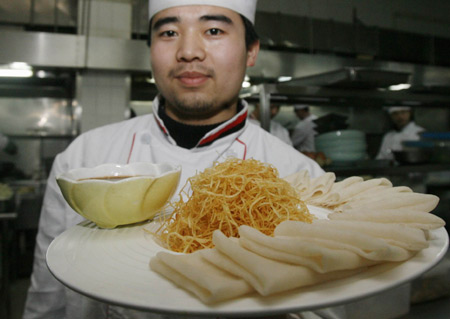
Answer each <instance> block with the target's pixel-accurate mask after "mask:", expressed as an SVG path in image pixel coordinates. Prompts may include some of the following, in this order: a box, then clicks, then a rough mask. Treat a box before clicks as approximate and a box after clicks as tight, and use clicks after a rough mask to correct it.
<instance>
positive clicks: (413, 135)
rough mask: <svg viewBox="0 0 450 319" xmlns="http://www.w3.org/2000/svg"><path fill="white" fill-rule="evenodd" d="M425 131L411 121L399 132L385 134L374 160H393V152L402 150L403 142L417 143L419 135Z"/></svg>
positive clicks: (393, 131)
mask: <svg viewBox="0 0 450 319" xmlns="http://www.w3.org/2000/svg"><path fill="white" fill-rule="evenodd" d="M424 130H425V129H424V128H423V127H420V126H418V125H417V124H416V123H415V122H413V121H411V122H409V123H408V125H406V126H405V127H404V128H403V129H402V130H401V131H395V130H392V131H389V132H387V133H386V134H385V135H384V137H383V140H382V142H381V146H380V150H379V152H378V154H377V157H376V159H394V154H393V153H392V152H393V151H401V150H402V149H403V145H402V142H403V141H408V140H410V141H417V140H419V139H420V136H419V133H420V132H423V131H424Z"/></svg>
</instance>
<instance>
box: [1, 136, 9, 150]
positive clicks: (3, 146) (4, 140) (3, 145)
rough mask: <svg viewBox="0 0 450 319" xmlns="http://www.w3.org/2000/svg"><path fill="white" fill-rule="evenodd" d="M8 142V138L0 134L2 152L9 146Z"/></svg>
mask: <svg viewBox="0 0 450 319" xmlns="http://www.w3.org/2000/svg"><path fill="white" fill-rule="evenodd" d="M8 142H9V139H8V137H6V135H3V134H2V133H0V151H1V150H3V149H4V148H5V147H6V145H8Z"/></svg>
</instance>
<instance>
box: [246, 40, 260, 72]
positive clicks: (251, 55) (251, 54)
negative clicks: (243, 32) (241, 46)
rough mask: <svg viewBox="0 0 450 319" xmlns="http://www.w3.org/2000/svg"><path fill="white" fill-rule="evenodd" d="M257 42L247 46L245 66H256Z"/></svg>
mask: <svg viewBox="0 0 450 319" xmlns="http://www.w3.org/2000/svg"><path fill="white" fill-rule="evenodd" d="M259 46H260V44H259V40H256V41H254V42H253V43H252V44H250V45H249V47H248V50H247V66H254V65H255V64H256V58H257V57H258V53H259Z"/></svg>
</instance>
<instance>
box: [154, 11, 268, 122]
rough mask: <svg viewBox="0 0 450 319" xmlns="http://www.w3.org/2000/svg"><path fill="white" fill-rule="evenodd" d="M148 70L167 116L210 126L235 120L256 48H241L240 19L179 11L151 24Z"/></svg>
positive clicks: (232, 15) (161, 14) (221, 13)
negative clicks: (239, 99) (244, 82)
mask: <svg viewBox="0 0 450 319" xmlns="http://www.w3.org/2000/svg"><path fill="white" fill-rule="evenodd" d="M151 28H152V31H151V48H150V50H151V64H152V71H153V76H154V78H155V82H156V85H157V87H158V90H159V92H160V93H161V95H162V96H163V97H164V99H165V103H166V104H165V106H166V111H167V114H168V115H169V116H171V117H172V118H174V119H176V120H179V121H181V122H184V123H187V124H213V123H218V122H221V121H224V120H227V119H229V118H231V117H232V116H234V115H235V114H236V106H237V101H238V94H239V91H240V89H241V85H242V81H243V79H244V76H245V70H246V67H247V66H252V65H254V63H255V61H256V56H257V54H258V51H259V43H256V44H254V45H252V46H250V47H249V48H248V50H247V48H246V45H245V27H244V23H243V21H242V18H241V16H240V15H239V14H238V13H236V12H234V11H232V10H228V9H225V8H221V7H216V6H180V7H174V8H169V9H166V10H163V11H161V12H159V13H157V14H156V15H155V16H154V17H153V19H152V26H151Z"/></svg>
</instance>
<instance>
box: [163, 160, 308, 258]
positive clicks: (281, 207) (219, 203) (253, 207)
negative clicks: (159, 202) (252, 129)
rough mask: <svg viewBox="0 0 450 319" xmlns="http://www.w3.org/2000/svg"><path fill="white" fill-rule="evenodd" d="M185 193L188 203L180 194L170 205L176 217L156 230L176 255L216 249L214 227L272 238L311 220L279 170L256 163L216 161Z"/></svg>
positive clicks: (229, 232)
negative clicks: (283, 227) (289, 224)
mask: <svg viewBox="0 0 450 319" xmlns="http://www.w3.org/2000/svg"><path fill="white" fill-rule="evenodd" d="M188 186H189V187H188ZM188 191H189V192H190V193H189V194H188ZM184 193H185V195H186V196H185V197H188V199H187V200H185V198H183V196H180V199H179V200H178V201H176V202H174V203H172V205H173V208H174V210H173V213H172V214H171V215H170V217H168V218H166V220H164V221H163V223H162V226H161V228H160V229H159V230H158V231H157V232H156V236H157V237H158V240H160V241H161V243H162V245H163V246H164V247H166V248H168V249H170V250H172V251H175V252H183V253H192V252H194V251H196V250H198V249H204V248H211V247H213V242H212V235H213V232H214V230H216V229H220V230H221V231H222V232H223V233H224V234H225V235H226V236H228V237H230V236H231V237H236V236H238V234H239V232H238V229H239V226H241V225H249V226H251V227H254V228H255V229H258V230H260V231H261V232H263V233H265V234H268V235H270V234H272V232H273V230H274V229H275V227H276V225H278V224H279V223H280V222H282V221H284V220H299V221H303V222H308V223H309V222H311V221H312V219H313V217H312V215H311V214H310V213H309V212H308V209H307V207H306V204H305V203H304V202H303V201H302V200H301V198H300V197H299V196H298V194H297V192H296V191H295V189H294V188H293V187H292V186H291V185H290V184H289V183H288V182H286V181H285V180H283V179H282V178H280V177H279V176H278V171H277V170H276V168H274V167H273V166H272V165H268V164H264V163H262V162H259V161H257V160H253V159H248V160H240V159H236V158H229V159H227V160H225V161H224V162H222V163H218V162H216V163H214V165H213V166H212V167H210V168H207V169H206V170H205V171H203V172H201V173H199V174H197V175H195V176H193V177H191V178H189V179H188V181H187V184H186V186H185V188H184Z"/></svg>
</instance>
